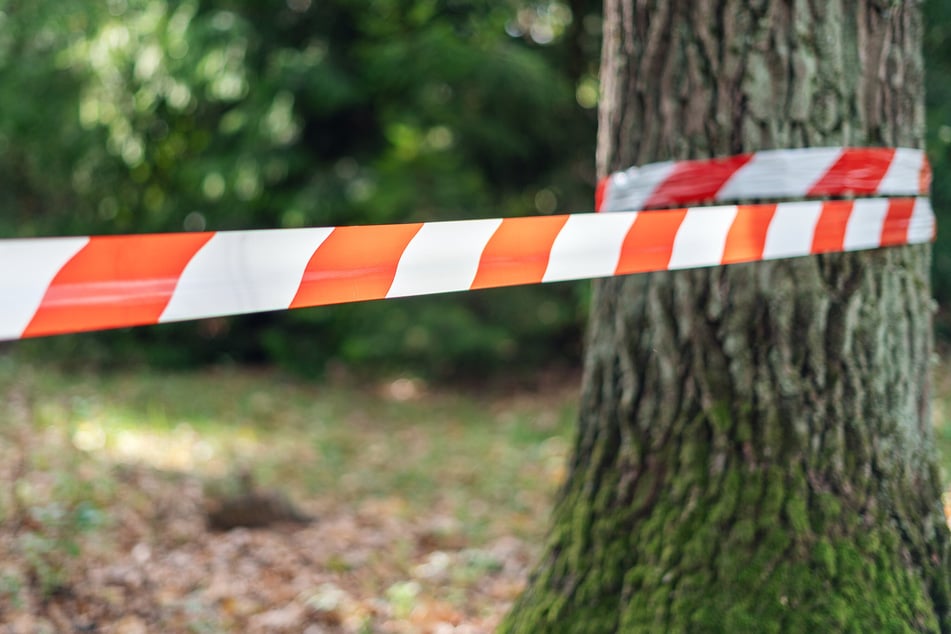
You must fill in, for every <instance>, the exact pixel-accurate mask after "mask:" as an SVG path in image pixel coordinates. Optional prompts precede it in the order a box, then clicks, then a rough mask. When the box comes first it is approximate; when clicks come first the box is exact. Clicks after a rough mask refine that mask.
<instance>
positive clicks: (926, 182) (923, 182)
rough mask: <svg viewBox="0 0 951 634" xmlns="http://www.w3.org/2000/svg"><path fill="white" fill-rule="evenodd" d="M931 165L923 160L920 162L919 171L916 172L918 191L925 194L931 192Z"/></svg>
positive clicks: (926, 160)
mask: <svg viewBox="0 0 951 634" xmlns="http://www.w3.org/2000/svg"><path fill="white" fill-rule="evenodd" d="M931 175H932V172H931V163H929V162H928V159H927V158H925V160H923V161H922V162H921V169H920V170H919V171H918V191H919V192H920V193H922V194H927V193H928V192H930V191H931Z"/></svg>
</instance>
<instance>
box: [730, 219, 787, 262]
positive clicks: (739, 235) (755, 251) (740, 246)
mask: <svg viewBox="0 0 951 634" xmlns="http://www.w3.org/2000/svg"><path fill="white" fill-rule="evenodd" d="M775 213H776V205H737V208H736V218H734V220H733V225H732V226H731V227H730V231H729V232H728V233H727V234H726V244H725V245H724V247H723V260H722V261H721V262H722V263H723V264H731V263H733V262H752V261H754V260H759V259H762V257H763V248H764V247H765V246H766V233H767V232H768V231H769V223H770V222H771V221H772V220H773V215H774V214H775Z"/></svg>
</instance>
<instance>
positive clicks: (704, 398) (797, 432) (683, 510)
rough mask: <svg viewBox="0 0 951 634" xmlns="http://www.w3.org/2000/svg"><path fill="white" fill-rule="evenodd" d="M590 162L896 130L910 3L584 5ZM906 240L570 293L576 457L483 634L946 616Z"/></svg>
mask: <svg viewBox="0 0 951 634" xmlns="http://www.w3.org/2000/svg"><path fill="white" fill-rule="evenodd" d="M604 25H605V26H604V51H603V59H602V77H601V81H602V91H603V97H602V99H603V103H602V106H601V108H602V109H601V127H600V132H599V143H598V157H597V160H598V168H599V170H600V171H601V173H602V174H603V173H606V172H607V171H610V170H613V169H618V168H622V167H626V166H629V165H633V164H642V163H646V162H651V161H656V160H664V159H670V158H700V157H708V156H716V155H727V154H733V153H737V152H744V151H751V150H758V149H768V148H776V147H802V146H821V145H850V146H863V145H873V146H874V145H888V146H913V147H917V146H920V145H921V143H922V128H923V125H924V116H923V105H922V92H923V83H922V72H923V71H922V59H921V53H920V50H919V49H920V41H921V26H922V25H921V18H920V15H919V7H918V3H917V2H899V1H891V2H889V1H884V0H881V1H877V2H876V1H872V0H758V1H757V0H746V1H743V2H741V1H734V0H607V1H606V6H605V22H604ZM929 254H930V247H925V246H917V247H906V248H891V249H884V250H879V251H875V252H863V253H856V254H849V255H829V256H823V257H811V258H801V259H795V260H786V261H779V262H773V263H763V264H752V265H734V266H728V267H721V268H714V269H705V270H697V271H684V272H679V273H671V274H668V273H663V274H653V275H637V276H631V277H627V278H618V279H610V280H605V281H600V282H598V283H597V284H596V286H595V297H594V302H593V308H592V315H591V323H590V330H589V340H588V351H587V358H586V362H585V373H584V382H583V386H582V405H581V412H580V421H579V432H578V436H577V440H576V443H577V444H576V449H575V453H574V457H573V459H572V465H571V471H570V474H569V477H568V480H567V482H566V484H565V486H564V488H563V490H562V492H561V493H560V496H559V500H558V502H557V505H556V508H555V511H554V517H553V528H552V531H551V534H550V535H549V538H548V545H547V553H546V554H545V555H544V557H543V560H542V561H541V563H540V564H539V567H538V569H537V570H536V572H535V573H534V575H533V578H532V580H531V581H530V584H529V588H528V589H527V591H526V592H525V594H524V595H523V597H522V598H521V599H520V601H519V602H518V603H517V604H516V606H515V607H514V609H513V611H512V613H511V614H510V615H509V618H508V620H507V622H506V624H505V626H504V627H503V630H504V631H509V632H526V633H527V632H531V633H536V632H548V631H550V632H616V631H617V632H679V631H691V632H700V631H722V632H773V631H775V632H779V631H789V632H844V631H855V632H902V631H944V632H948V631H951V616H949V600H951V596H949V536H948V530H947V526H946V524H945V520H944V516H943V513H942V508H941V504H940V483H939V476H938V472H937V467H936V462H935V456H934V449H933V446H932V441H931V433H932V432H931V428H930V411H929V396H930V387H929V364H930V360H931V354H932V341H931V323H930V321H931V312H932V302H931V295H930V287H929V281H928V261H929Z"/></svg>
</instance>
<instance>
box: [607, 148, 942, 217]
mask: <svg viewBox="0 0 951 634" xmlns="http://www.w3.org/2000/svg"><path fill="white" fill-rule="evenodd" d="M930 188H931V167H930V166H929V165H928V161H927V159H926V158H925V154H924V152H923V151H922V150H915V149H911V148H801V149H795V150H766V151H763V152H755V153H752V154H740V155H737V156H729V157H725V158H715V159H706V160H698V161H666V162H663V163H651V164H649V165H644V166H642V167H632V168H630V169H628V170H626V171H623V172H616V173H615V174H612V175H611V176H610V177H608V178H606V179H604V180H602V181H601V183H600V185H599V186H598V192H597V200H596V207H597V209H598V210H606V211H607V210H619V209H623V210H634V209H657V208H662V207H677V206H683V205H693V204H697V203H702V202H733V201H743V200H757V199H770V200H781V199H790V198H798V199H801V198H822V197H825V196H914V195H927V194H928V190H929V189H930Z"/></svg>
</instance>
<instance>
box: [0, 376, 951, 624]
mask: <svg viewBox="0 0 951 634" xmlns="http://www.w3.org/2000/svg"><path fill="white" fill-rule="evenodd" d="M936 384H937V386H938V395H937V398H936V399H935V420H936V439H937V441H938V445H939V448H941V449H942V451H944V455H945V465H948V463H949V460H948V459H949V458H951V421H949V416H951V373H949V372H948V371H947V369H946V368H944V367H941V368H939V369H938V380H937V381H936ZM577 386H578V379H577V377H574V376H567V377H566V376H559V377H544V378H542V379H539V380H538V381H537V383H535V384H532V385H525V384H522V385H519V386H504V385H501V384H497V385H495V386H491V387H486V386H480V387H472V388H471V389H465V390H463V389H455V390H447V389H440V390H435V389H432V388H430V387H428V386H426V385H425V384H424V383H422V382H421V381H419V380H416V379H413V378H411V377H395V378H393V379H392V380H389V381H384V382H380V383H374V384H372V385H369V386H368V385H366V384H363V383H361V382H359V381H357V380H355V379H353V378H340V379H337V380H334V381H330V382H328V383H325V384H319V385H318V384H313V383H304V382H299V381H295V380H291V379H288V378H287V377H284V376H281V375H279V374H275V373H263V372H250V371H223V370H217V371H211V372H202V373H193V374H178V375H175V374H173V375H159V374H152V373H148V372H145V373H137V374H134V375H128V376H105V377H96V376H91V375H82V374H66V373H63V372H61V371H58V370H53V369H49V368H40V367H36V366H32V365H23V364H19V363H17V362H16V361H14V360H13V359H11V358H9V357H0V634H7V633H11V634H12V633H20V632H22V633H30V634H33V633H35V632H36V633H39V632H117V633H123V634H134V633H141V632H307V633H309V634H317V633H320V632H395V633H416V632H419V633H428V632H434V633H450V632H456V633H464V632H491V631H493V630H494V628H495V626H496V625H497V624H498V622H499V620H500V619H501V617H502V615H503V614H504V613H505V611H506V610H507V609H508V606H509V605H510V604H511V601H512V600H513V599H514V598H515V596H516V595H517V594H518V593H519V591H520V590H521V588H522V587H523V585H524V583H525V578H526V575H527V573H528V570H529V568H530V566H531V562H532V560H533V558H534V557H535V556H536V554H537V553H538V549H539V546H540V540H541V537H542V535H543V532H544V530H545V526H546V521H547V515H548V509H549V504H550V500H551V495H552V493H553V492H554V490H555V488H556V487H557V485H558V484H559V483H560V482H561V480H562V478H563V477H564V464H565V458H566V453H567V450H568V447H569V444H570V434H571V433H572V426H573V423H574V415H575V403H576V395H577ZM244 472H246V473H249V474H251V476H252V477H253V479H254V481H255V483H256V484H255V486H256V487H259V489H260V490H262V491H270V490H272V489H275V488H279V489H280V491H281V492H282V493H284V494H286V495H287V496H288V497H289V498H290V499H292V500H293V502H294V504H295V506H296V507H297V508H298V510H300V511H302V512H304V513H306V514H307V515H310V516H313V517H314V518H315V519H314V520H313V521H311V522H309V523H305V524H295V523H276V524H269V525H268V526H267V527H266V528H261V529H247V528H235V529H232V530H227V531H211V530H209V529H208V528H207V526H206V518H207V510H208V509H209V508H210V507H211V506H213V505H214V503H215V502H216V501H219V500H221V499H223V497H226V496H228V495H231V494H234V493H235V491H238V492H240V484H239V483H240V478H239V475H238V474H240V473H244ZM947 472H948V469H947V467H946V474H947ZM262 512H263V511H262Z"/></svg>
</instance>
